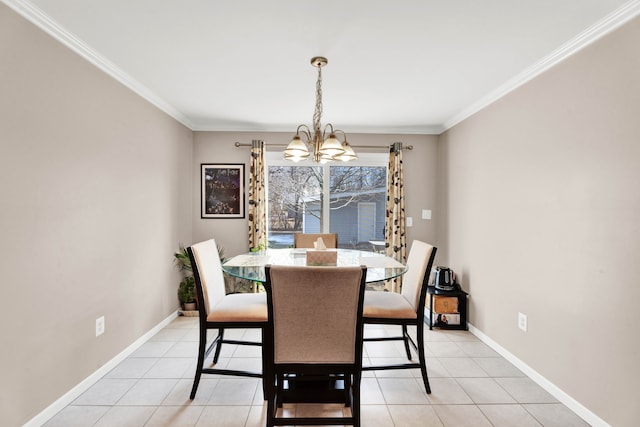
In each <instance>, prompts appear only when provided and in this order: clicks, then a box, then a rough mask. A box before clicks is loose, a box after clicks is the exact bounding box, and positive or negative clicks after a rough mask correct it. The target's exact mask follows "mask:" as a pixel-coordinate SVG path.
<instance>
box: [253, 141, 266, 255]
mask: <svg viewBox="0 0 640 427" xmlns="http://www.w3.org/2000/svg"><path fill="white" fill-rule="evenodd" d="M264 183H265V175H264V142H263V141H260V140H258V139H254V140H253V141H252V142H251V168H250V170H249V249H250V250H252V251H255V250H261V249H266V246H267V201H266V195H265V189H264Z"/></svg>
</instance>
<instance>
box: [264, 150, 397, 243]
mask: <svg viewBox="0 0 640 427" xmlns="http://www.w3.org/2000/svg"><path fill="white" fill-rule="evenodd" d="M381 148H382V147H381ZM264 160H265V171H266V177H265V178H266V179H265V192H266V194H267V195H268V194H269V167H270V166H300V167H305V166H307V167H309V166H319V167H322V188H323V189H324V188H326V189H329V188H330V179H331V166H370V167H384V168H385V170H386V173H387V176H388V173H389V154H388V153H387V152H381V153H358V159H357V160H353V161H350V162H340V161H333V162H327V163H324V164H322V163H315V162H313V161H309V160H305V161H301V162H292V161H290V160H285V159H284V158H283V157H282V152H280V151H266V152H265V156H264ZM387 185H388V183H387ZM327 191H329V190H327ZM330 196H331V195H330V193H328V192H327V194H325V197H323V203H322V207H321V209H322V211H323V212H329V211H330V203H331V197H330ZM266 199H267V200H266V201H267V203H269V197H266ZM268 213H269V209H268V207H267V235H268V234H269V230H270V227H269V225H268V224H269V217H268ZM330 217H331V215H322V224H321V225H320V230H321V232H322V233H328V232H329V231H328V230H329V228H330Z"/></svg>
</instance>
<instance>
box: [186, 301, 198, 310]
mask: <svg viewBox="0 0 640 427" xmlns="http://www.w3.org/2000/svg"><path fill="white" fill-rule="evenodd" d="M195 309H196V303H195V302H185V303H184V310H185V311H194V310H195Z"/></svg>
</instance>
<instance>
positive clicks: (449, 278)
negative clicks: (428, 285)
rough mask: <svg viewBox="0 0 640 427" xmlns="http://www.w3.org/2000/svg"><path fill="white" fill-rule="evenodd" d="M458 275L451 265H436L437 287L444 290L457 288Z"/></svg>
mask: <svg viewBox="0 0 640 427" xmlns="http://www.w3.org/2000/svg"><path fill="white" fill-rule="evenodd" d="M455 283H456V277H455V274H454V273H453V270H451V269H450V268H449V267H441V266H438V267H436V277H435V283H434V284H435V287H436V289H440V290H443V291H452V290H454V289H456V285H455Z"/></svg>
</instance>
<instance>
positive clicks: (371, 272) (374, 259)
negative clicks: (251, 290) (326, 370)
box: [222, 248, 408, 403]
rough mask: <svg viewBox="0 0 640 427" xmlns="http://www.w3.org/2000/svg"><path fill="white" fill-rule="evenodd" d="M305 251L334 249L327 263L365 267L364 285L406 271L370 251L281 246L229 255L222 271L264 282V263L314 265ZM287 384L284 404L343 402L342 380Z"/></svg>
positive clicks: (403, 267) (293, 381) (391, 259)
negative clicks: (330, 260) (329, 261)
mask: <svg viewBox="0 0 640 427" xmlns="http://www.w3.org/2000/svg"><path fill="white" fill-rule="evenodd" d="M308 251H324V252H326V253H327V254H328V253H331V252H335V253H336V254H335V258H333V256H331V257H329V258H332V259H335V263H333V262H332V263H331V265H335V266H339V267H343V266H345V267H346V266H362V265H364V266H366V267H367V277H366V279H365V281H366V283H367V284H371V283H375V282H381V281H384V280H388V279H393V278H394V277H398V276H401V275H403V274H404V273H406V271H407V268H408V267H407V266H406V265H405V264H403V263H401V262H399V261H397V260H395V259H394V258H392V257H389V256H386V255H384V254H381V253H376V252H370V251H363V250H356V249H343V248H337V249H325V250H317V249H302V248H284V249H266V250H261V251H255V252H247V253H243V254H240V255H236V256H233V257H231V258H228V259H226V260H225V261H224V262H223V263H222V270H223V271H224V272H225V273H227V274H228V275H230V276H234V277H238V278H241V279H247V280H251V281H253V282H257V283H264V282H266V276H265V268H264V267H265V266H267V265H287V266H295V265H300V266H305V265H317V264H315V263H313V262H308V258H307V252H308ZM309 259H311V257H310V258H309ZM287 383H288V386H287V389H286V390H284V391H283V394H282V398H283V402H285V403H311V402H315V403H319V402H322V403H339V402H342V401H344V389H343V387H344V384H343V383H342V381H335V380H334V379H331V378H327V379H325V380H324V381H319V380H318V379H313V380H310V381H307V380H306V379H305V378H295V379H294V378H289V379H288V380H287Z"/></svg>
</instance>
